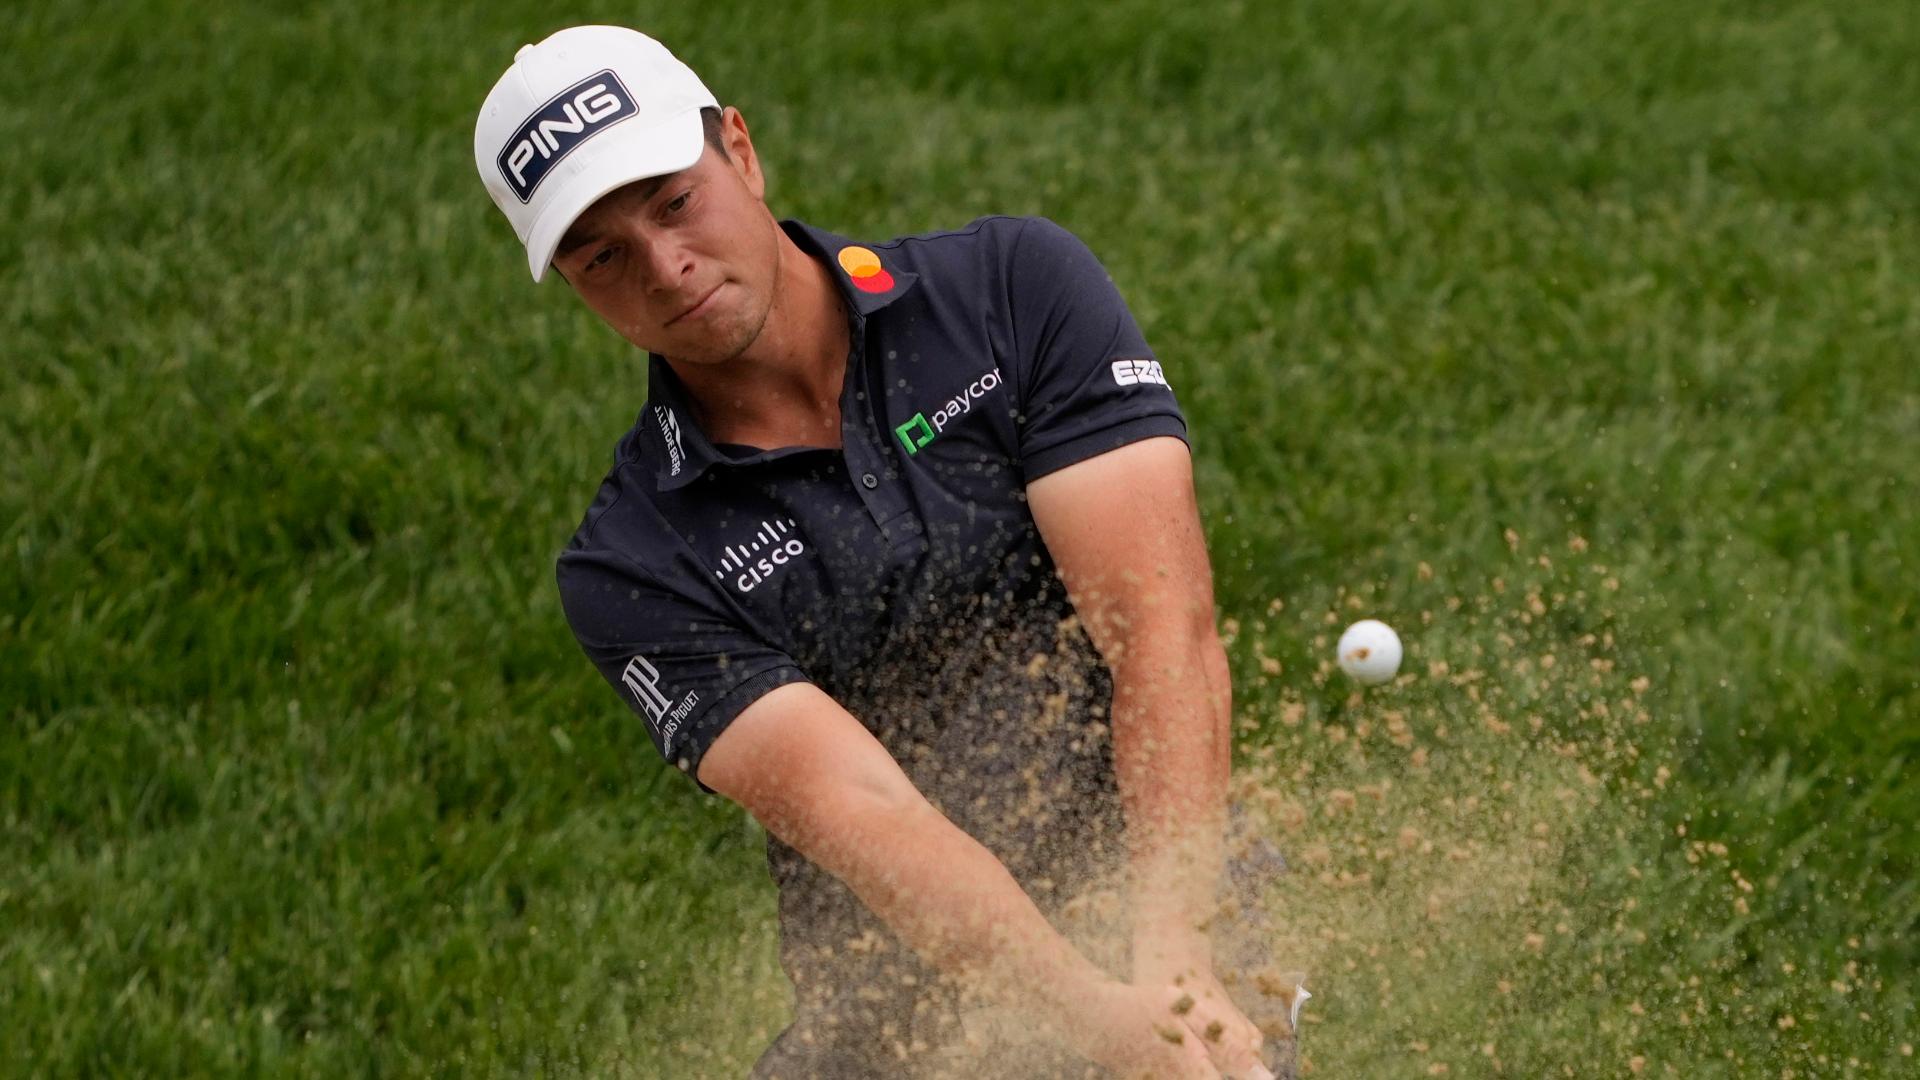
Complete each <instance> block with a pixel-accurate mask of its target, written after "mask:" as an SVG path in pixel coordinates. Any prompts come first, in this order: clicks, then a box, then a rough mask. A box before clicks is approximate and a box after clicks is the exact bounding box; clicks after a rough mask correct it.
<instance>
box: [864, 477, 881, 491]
mask: <svg viewBox="0 0 1920 1080" xmlns="http://www.w3.org/2000/svg"><path fill="white" fill-rule="evenodd" d="M860 482H861V483H862V484H865V485H866V486H867V490H868V491H872V490H873V489H874V488H877V487H879V486H880V478H879V477H877V476H875V475H873V474H872V473H861V474H860Z"/></svg>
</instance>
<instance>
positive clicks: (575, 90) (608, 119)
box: [495, 69, 639, 202]
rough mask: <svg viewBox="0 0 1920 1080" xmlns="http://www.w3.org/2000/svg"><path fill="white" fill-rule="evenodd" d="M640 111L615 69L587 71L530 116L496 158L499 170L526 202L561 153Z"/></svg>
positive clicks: (569, 150)
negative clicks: (589, 72) (597, 71)
mask: <svg viewBox="0 0 1920 1080" xmlns="http://www.w3.org/2000/svg"><path fill="white" fill-rule="evenodd" d="M637 112H639V109H638V108H636V107H635V106H634V103H633V95H632V94H629V93H627V88H626V87H625V86H624V85H622V84H621V82H620V79H619V78H618V77H617V76H615V75H614V73H613V71H612V70H611V69H608V70H606V71H602V72H600V73H599V74H597V75H589V76H587V77H586V78H584V79H581V80H580V81H579V82H577V83H574V84H573V85H572V86H569V87H567V88H566V89H565V90H562V91H560V92H559V93H558V94H556V95H554V98H553V100H551V101H549V102H547V103H546V104H545V105H542V106H540V108H539V110H538V111H537V112H535V113H534V114H533V115H532V116H529V117H527V120H526V122H525V123H523V124H521V125H520V130H518V131H516V132H514V133H513V138H511V139H508V140H507V145H506V146H505V147H504V148H502V149H501V151H500V155H499V157H497V158H496V159H495V163H496V164H498V165H499V166H500V176H501V178H502V179H504V180H506V182H507V186H508V187H509V188H512V189H513V194H514V195H515V196H516V197H517V198H518V199H519V200H520V201H521V202H526V201H528V200H529V199H531V198H533V190H534V189H535V188H537V187H539V186H540V181H542V180H545V179H546V178H547V174H548V173H549V172H552V171H553V167H554V166H555V165H557V164H559V162H560V159H561V158H564V157H566V156H567V155H568V154H571V153H572V152H573V151H574V150H576V149H578V148H579V146H580V144H581V143H583V142H586V141H587V140H588V139H591V138H593V137H594V136H595V135H598V134H600V133H601V132H602V131H605V130H607V128H609V127H611V126H613V125H614V124H617V123H619V122H620V121H622V120H625V119H626V118H627V117H629V116H632V115H634V114H635V113H637Z"/></svg>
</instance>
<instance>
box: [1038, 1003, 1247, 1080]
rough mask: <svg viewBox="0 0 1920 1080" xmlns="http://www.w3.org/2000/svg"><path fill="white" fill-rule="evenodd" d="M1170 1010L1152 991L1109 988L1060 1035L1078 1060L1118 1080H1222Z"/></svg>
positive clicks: (1204, 1052)
mask: <svg viewBox="0 0 1920 1080" xmlns="http://www.w3.org/2000/svg"><path fill="white" fill-rule="evenodd" d="M1172 1005H1173V1002H1172V1001H1169V1000H1166V999H1165V998H1164V997H1163V996H1162V995H1160V994H1158V993H1156V992H1155V991H1153V990H1150V989H1146V988H1142V987H1135V986H1128V985H1126V984H1124V983H1109V984H1107V986H1105V987H1103V988H1102V989H1101V991H1100V992H1099V994H1098V996H1097V997H1096V998H1095V999H1094V1000H1092V1001H1089V1002H1088V1003H1087V1005H1086V1007H1084V1008H1082V1009H1081V1010H1079V1012H1078V1015H1077V1018H1076V1020H1075V1022H1074V1023H1073V1025H1072V1026H1071V1027H1070V1028H1068V1029H1067V1030H1066V1031H1065V1032H1064V1033H1063V1034H1065V1036H1066V1038H1067V1043H1068V1045H1070V1046H1072V1047H1073V1049H1074V1050H1075V1051H1077V1052H1078V1053H1079V1054H1080V1055H1081V1056H1082V1057H1085V1058H1086V1059H1088V1060H1089V1061H1092V1062H1094V1063H1095V1064H1097V1065H1100V1066H1101V1067H1103V1068H1105V1069H1106V1070H1107V1071H1108V1072H1110V1073H1112V1074H1113V1075H1114V1076H1115V1077H1117V1078H1120V1080H1140V1078H1151V1080H1162V1078H1165V1077H1172V1078H1177V1080H1220V1077H1221V1073H1220V1070H1219V1069H1217V1068H1215V1067H1214V1065H1213V1064H1212V1063H1211V1062H1209V1060H1208V1054H1207V1050H1206V1048H1205V1047H1203V1046H1202V1045H1201V1040H1200V1037H1199V1036H1197V1035H1196V1034H1194V1033H1193V1032H1191V1031H1189V1030H1187V1027H1186V1025H1185V1024H1184V1023H1183V1022H1182V1019H1181V1017H1180V1016H1179V1015H1178V1014H1176V1013H1175V1012H1174V1010H1173V1008H1172ZM1229 1075H1237V1074H1229Z"/></svg>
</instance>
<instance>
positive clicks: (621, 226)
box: [553, 109, 780, 364]
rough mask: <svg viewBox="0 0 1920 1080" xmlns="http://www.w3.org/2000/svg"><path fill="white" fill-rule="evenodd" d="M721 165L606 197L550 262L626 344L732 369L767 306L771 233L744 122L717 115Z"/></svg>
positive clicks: (711, 155) (711, 162)
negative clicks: (723, 149)
mask: <svg viewBox="0 0 1920 1080" xmlns="http://www.w3.org/2000/svg"><path fill="white" fill-rule="evenodd" d="M721 130H722V134H723V137H724V138H725V141H726V143H727V148H728V151H729V153H728V154H727V155H725V156H723V155H721V154H720V153H719V152H718V151H716V150H715V149H714V148H713V147H712V146H711V145H708V146H706V147H705V151H704V153H703V154H702V156H701V158H700V160H699V161H698V162H696V163H695V164H694V165H693V167H691V168H688V169H683V170H681V171H680V172H677V173H669V174H668V175H666V176H658V177H654V178H652V179H649V180H640V181H636V182H635V183H632V184H628V185H627V186H625V187H622V188H618V189H616V190H614V191H612V192H610V193H608V194H607V195H605V196H604V197H602V198H601V199H600V200H599V201H598V202H595V203H594V204H593V205H592V206H590V207H588V208H587V210H586V211H585V212H584V213H582V214H581V215H580V216H579V217H578V218H577V219H575V220H574V223H573V225H572V226H571V227H570V228H569V229H568V230H567V232H566V235H565V236H563V237H562V238H561V240H560V247H559V249H558V250H557V251H556V253H555V255H554V260H553V266H554V269H556V270H558V271H559V272H560V273H561V274H562V276H564V277H565V278H566V279H567V282H568V283H569V284H571V285H572V286H573V289H574V291H575V292H577V293H579V294H580V299H582V300H584V301H585V302H586V304H587V306H588V307H590V308H592V309H593V310H594V312H595V313H596V314H598V315H599V316H600V317H601V318H602V319H605V320H606V322H607V324H608V325H609V326H612V327H613V328H614V329H615V330H618V331H619V332H620V335H621V336H622V337H624V338H626V339H627V340H628V341H631V342H633V343H634V344H635V345H637V346H639V347H640V348H642V349H646V350H648V351H649V352H656V353H659V354H661V355H662V356H667V357H671V358H673V359H675V360H679V361H684V362H687V363H694V364H717V363H724V362H725V361H728V360H732V359H733V358H734V357H736V356H739V355H740V354H741V352H743V351H745V349H746V348H747V346H749V345H751V344H753V342H754V340H755V339H756V338H757V337H759V335H760V329H761V327H762V326H764V325H765V324H766V320H767V312H768V310H769V309H770V308H771V306H772V304H773V295H774V286H775V282H776V280H777V272H778V268H779V258H780V249H779V241H778V237H777V235H776V232H777V230H778V229H779V226H778V225H777V224H776V223H775V222H774V220H773V215H771V214H770V213H768V212H767V208H766V204H765V203H764V202H762V201H761V200H762V198H763V196H764V194H765V191H766V183H765V179H764V177H763V176H762V175H761V173H760V168H759V160H758V159H757V158H756V157H754V154H753V144H752V142H751V141H749V140H748V139H747V130H746V123H745V121H743V120H741V119H740V114H739V113H738V112H737V111H735V110H733V109H728V110H727V111H726V114H725V119H724V120H723V121H722V129H721Z"/></svg>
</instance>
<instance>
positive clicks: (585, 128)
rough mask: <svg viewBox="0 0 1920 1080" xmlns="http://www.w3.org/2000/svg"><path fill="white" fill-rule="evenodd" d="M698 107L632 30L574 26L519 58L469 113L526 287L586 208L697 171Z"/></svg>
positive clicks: (689, 85) (694, 80)
mask: <svg viewBox="0 0 1920 1080" xmlns="http://www.w3.org/2000/svg"><path fill="white" fill-rule="evenodd" d="M708 107H710V108H716V109H717V108H719V107H720V103H719V102H718V101H716V100H714V97H713V94H712V93H711V92H710V91H708V90H707V88H706V86H705V84H703V83H701V81H700V77H699V76H698V75H695V74H694V73H693V69H691V68H689V67H687V65H685V64H683V63H681V62H680V61H679V60H677V59H675V58H674V55H673V54H672V53H670V52H668V51H667V47H666V46H665V45H662V44H660V43H659V42H657V41H655V40H653V39H652V38H650V37H648V36H646V35H645V34H642V33H640V32H638V31H636V30H628V29H626V28H625V27H620V26H574V27H569V28H568V29H565V30H561V31H559V32H558V33H556V34H554V35H552V36H551V37H549V38H547V39H546V40H545V41H542V42H541V43H540V44H538V45H524V46H521V48H520V51H519V52H517V53H515V54H514V57H513V66H512V67H509V68H508V69H507V72H506V74H504V75H502V76H500V81H499V82H497V83H494V84H493V90H492V92H490V93H488V94H487V100H486V103H485V104H483V105H481V106H480V119H479V120H478V121H477V122H475V124H474V126H473V161H474V164H475V165H476V166H477V167H478V168H479V169H480V179H481V181H482V182H483V183H485V184H486V185H487V194H489V195H492V196H493V203H494V205H495V206H498V207H499V208H500V212H501V213H503V214H505V215H507V220H508V221H510V222H512V223H513V231H514V234H515V235H517V236H518V237H520V242H521V243H523V244H525V245H527V268H528V269H530V270H532V271H533V280H535V281H539V280H540V278H541V277H542V276H543V275H544V274H546V272H547V266H548V265H549V264H550V263H552V262H553V249H554V248H555V247H557V246H558V245H559V243H560V236H561V234H562V233H564V232H566V231H567V226H569V225H572V224H573V219H574V218H577V217H579V216H580V213H581V211H583V210H585V209H586V208H587V207H589V206H592V205H593V203H594V200H596V199H598V198H600V196H602V195H605V194H606V193H607V192H609V191H612V190H613V189H615V188H618V187H621V186H623V185H626V184H630V183H632V182H633V181H635V180H644V179H646V178H647V177H649V176H660V175H662V174H664V173H671V172H678V171H680V170H681V169H685V168H688V167H690V166H692V165H693V164H694V163H695V162H697V161H699V160H700V155H701V153H702V152H703V146H704V144H705V142H706V134H705V132H704V131H703V130H702V128H701V124H700V110H701V109H702V108H708Z"/></svg>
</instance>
